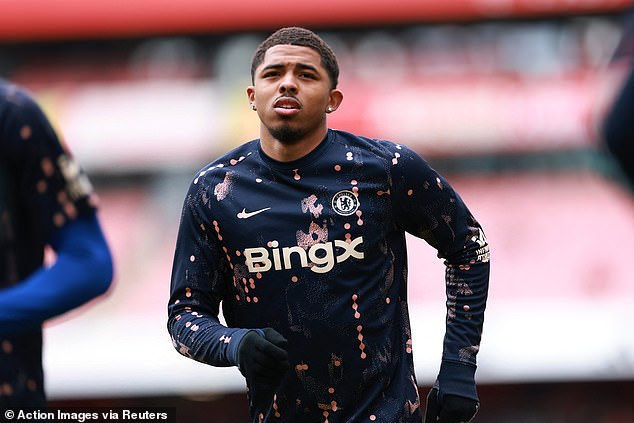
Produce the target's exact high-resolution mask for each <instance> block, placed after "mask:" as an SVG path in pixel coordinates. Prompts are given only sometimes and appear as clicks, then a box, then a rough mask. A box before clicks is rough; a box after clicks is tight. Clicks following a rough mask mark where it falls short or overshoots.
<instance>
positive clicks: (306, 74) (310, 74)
mask: <svg viewBox="0 0 634 423" xmlns="http://www.w3.org/2000/svg"><path fill="white" fill-rule="evenodd" d="M299 76H301V77H302V78H309V79H315V75H313V74H312V73H302V74H300V75H299Z"/></svg>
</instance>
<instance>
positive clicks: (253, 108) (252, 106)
mask: <svg viewBox="0 0 634 423" xmlns="http://www.w3.org/2000/svg"><path fill="white" fill-rule="evenodd" d="M251 110H253V111H256V110H257V109H256V108H255V104H253V103H251Z"/></svg>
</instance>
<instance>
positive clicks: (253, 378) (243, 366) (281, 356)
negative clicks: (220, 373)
mask: <svg viewBox="0 0 634 423" xmlns="http://www.w3.org/2000/svg"><path fill="white" fill-rule="evenodd" d="M263 332H264V336H262V335H260V334H259V333H258V332H256V331H250V332H248V333H247V334H246V335H245V336H244V338H242V341H240V345H239V346H238V368H239V369H240V372H241V373H242V375H243V376H244V377H245V378H246V380H247V386H248V387H249V396H250V398H251V403H252V404H253V405H257V404H260V403H263V402H269V401H271V400H272V399H273V393H274V392H275V389H276V388H277V387H278V386H279V384H280V382H281V381H282V378H283V377H284V375H285V373H286V371H287V370H288V369H289V367H290V364H289V362H288V353H287V352H286V347H287V344H288V341H287V340H286V339H285V338H284V337H283V336H282V335H280V333H279V332H277V331H276V330H275V329H271V328H266V329H264V330H263Z"/></svg>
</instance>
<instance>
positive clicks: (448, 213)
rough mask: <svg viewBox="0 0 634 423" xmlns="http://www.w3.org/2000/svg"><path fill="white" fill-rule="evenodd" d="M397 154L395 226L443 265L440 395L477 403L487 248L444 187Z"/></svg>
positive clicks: (415, 159)
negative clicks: (422, 242)
mask: <svg viewBox="0 0 634 423" xmlns="http://www.w3.org/2000/svg"><path fill="white" fill-rule="evenodd" d="M400 154H401V158H400V159H399V161H398V164H396V165H394V166H393V168H392V176H393V184H394V198H393V200H394V202H395V210H396V211H397V214H396V215H397V224H399V225H402V227H403V228H404V229H405V230H406V231H407V232H409V233H411V234H413V235H415V236H418V237H420V238H423V239H425V240H426V241H427V242H428V243H429V244H430V245H431V246H433V247H434V248H436V249H437V250H438V257H440V258H444V259H445V265H446V272H445V285H446V295H447V303H446V304H447V320H446V332H445V339H444V344H443V356H442V363H441V367H440V373H439V375H438V380H437V387H438V389H439V394H440V397H441V399H442V397H443V396H445V395H456V396H460V397H463V398H468V399H471V400H473V401H478V395H477V392H476V385H475V370H476V355H477V353H478V350H479V347H480V339H481V335H482V326H483V322H484V310H485V307H486V300H487V294H488V286H489V247H488V243H487V241H486V238H485V236H484V232H483V230H482V228H481V226H480V224H479V223H478V222H477V221H476V219H475V218H474V217H473V216H472V214H471V212H470V211H469V210H468V208H467V207H466V205H465V204H464V202H463V201H462V199H461V198H460V196H459V195H458V194H457V193H456V192H455V191H454V190H453V188H452V187H451V186H450V185H449V183H448V182H447V181H446V180H445V179H444V178H443V177H442V176H440V175H439V174H438V173H437V172H435V171H434V170H433V169H432V168H431V167H430V166H429V165H428V164H427V163H426V162H425V161H424V160H422V159H421V158H420V157H419V156H418V155H417V154H415V153H413V152H412V151H410V150H407V149H402V150H401V153H400Z"/></svg>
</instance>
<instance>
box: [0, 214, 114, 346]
mask: <svg viewBox="0 0 634 423" xmlns="http://www.w3.org/2000/svg"><path fill="white" fill-rule="evenodd" d="M50 245H51V247H52V248H53V249H54V250H55V252H56V254H57V259H56V261H55V262H54V264H53V265H52V266H51V267H42V268H40V269H39V270H37V271H36V272H34V273H33V274H31V275H30V276H29V277H28V278H27V279H26V280H23V281H21V282H20V283H19V284H16V285H14V286H11V287H9V288H6V289H3V290H0V333H2V334H5V333H12V332H19V331H21V330H23V329H28V328H31V327H36V326H39V325H41V324H42V323H43V322H44V321H45V320H47V319H49V318H51V317H54V316H57V315H60V314H62V313H65V312H67V311H70V310H72V309H74V308H76V307H78V306H80V305H82V304H84V303H86V302H87V301H90V300H91V299H93V298H95V297H97V296H99V295H101V294H103V293H104V292H106V291H107V290H108V288H109V287H110V283H111V281H112V277H113V264H112V257H111V254H110V249H109V248H108V244H107V243H106V240H105V238H104V235H103V232H102V230H101V226H100V224H99V221H98V219H97V216H96V214H95V213H92V214H89V215H88V216H83V217H80V218H78V219H76V220H74V221H69V222H68V223H67V224H66V225H64V226H63V227H62V228H59V229H56V230H55V231H54V232H53V234H52V236H51V241H50Z"/></svg>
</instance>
